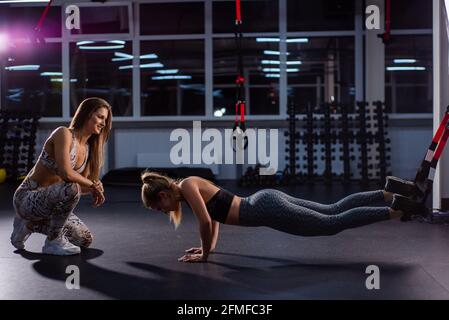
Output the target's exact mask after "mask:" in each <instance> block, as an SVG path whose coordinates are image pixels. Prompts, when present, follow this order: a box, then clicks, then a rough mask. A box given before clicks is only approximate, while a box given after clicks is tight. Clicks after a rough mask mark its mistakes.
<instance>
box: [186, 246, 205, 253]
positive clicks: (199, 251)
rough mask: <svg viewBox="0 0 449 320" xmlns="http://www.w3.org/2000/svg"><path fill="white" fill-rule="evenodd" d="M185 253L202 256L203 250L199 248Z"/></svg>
mask: <svg viewBox="0 0 449 320" xmlns="http://www.w3.org/2000/svg"><path fill="white" fill-rule="evenodd" d="M186 253H190V254H203V248H201V247H199V248H190V249H187V250H186Z"/></svg>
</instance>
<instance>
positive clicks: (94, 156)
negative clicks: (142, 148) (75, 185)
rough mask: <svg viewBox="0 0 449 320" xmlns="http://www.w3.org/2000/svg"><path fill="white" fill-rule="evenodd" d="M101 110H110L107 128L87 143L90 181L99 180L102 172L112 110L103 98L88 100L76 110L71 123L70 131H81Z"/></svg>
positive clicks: (106, 123)
mask: <svg viewBox="0 0 449 320" xmlns="http://www.w3.org/2000/svg"><path fill="white" fill-rule="evenodd" d="M100 108H106V109H107V110H108V117H107V119H106V121H105V126H104V128H103V129H102V130H101V133H100V134H93V135H91V136H90V138H89V140H88V141H87V142H88V144H89V159H88V161H87V168H88V170H85V171H84V172H86V171H88V172H89V175H88V176H87V178H89V179H90V180H98V179H99V178H100V170H101V168H102V167H103V163H104V145H105V143H106V141H107V140H108V137H109V132H110V131H111V127H112V108H111V106H110V105H109V103H107V102H106V101H105V100H103V99H101V98H88V99H85V100H84V101H82V102H81V103H80V105H79V106H78V109H76V112H75V116H74V117H73V119H72V122H71V123H70V127H69V128H70V129H77V130H80V129H82V127H83V126H84V125H85V124H86V123H87V122H88V121H89V119H90V118H91V116H92V115H93V114H94V112H95V111H97V110H98V109H100Z"/></svg>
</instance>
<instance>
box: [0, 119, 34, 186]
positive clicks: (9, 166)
mask: <svg viewBox="0 0 449 320" xmlns="http://www.w3.org/2000/svg"><path fill="white" fill-rule="evenodd" d="M39 118H40V115H39V114H37V113H26V114H25V113H18V112H11V111H0V168H4V169H6V172H7V179H9V180H17V179H18V178H20V177H21V176H23V175H26V174H27V172H28V171H29V170H31V168H32V166H33V163H34V154H35V146H36V134H37V129H38V124H39Z"/></svg>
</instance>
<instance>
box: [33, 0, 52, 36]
mask: <svg viewBox="0 0 449 320" xmlns="http://www.w3.org/2000/svg"><path fill="white" fill-rule="evenodd" d="M52 1H53V0H50V1H49V2H48V4H47V6H46V7H45V10H44V12H43V13H42V15H41V18H40V19H39V22H38V24H37V27H36V28H35V29H34V30H35V31H37V32H39V31H40V30H41V28H42V24H43V23H44V21H45V18H46V17H47V13H48V10H49V9H50V6H51V3H52Z"/></svg>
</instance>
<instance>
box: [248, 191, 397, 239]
mask: <svg viewBox="0 0 449 320" xmlns="http://www.w3.org/2000/svg"><path fill="white" fill-rule="evenodd" d="M380 201H384V195H383V192H382V190H378V191H368V192H360V193H355V194H352V195H350V196H348V197H346V198H344V199H342V200H340V201H338V202H337V203H334V204H329V205H326V204H321V203H316V202H312V201H307V200H303V199H298V198H294V197H292V196H289V195H288V194H286V193H283V192H281V191H279V190H274V189H265V190H261V191H258V192H256V193H255V194H253V195H251V196H249V197H247V198H243V199H242V202H241V204H240V212H239V224H240V225H242V226H252V227H258V226H266V227H270V228H273V229H276V230H279V231H283V232H287V233H290V234H294V235H300V236H327V235H334V234H337V233H339V232H341V231H343V230H345V229H349V228H356V227H359V226H363V225H367V224H371V223H374V222H379V221H383V220H388V219H389V218H390V211H389V208H388V207H373V206H369V205H373V204H376V203H378V202H380Z"/></svg>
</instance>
